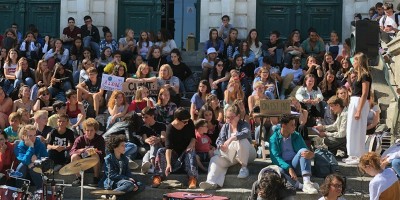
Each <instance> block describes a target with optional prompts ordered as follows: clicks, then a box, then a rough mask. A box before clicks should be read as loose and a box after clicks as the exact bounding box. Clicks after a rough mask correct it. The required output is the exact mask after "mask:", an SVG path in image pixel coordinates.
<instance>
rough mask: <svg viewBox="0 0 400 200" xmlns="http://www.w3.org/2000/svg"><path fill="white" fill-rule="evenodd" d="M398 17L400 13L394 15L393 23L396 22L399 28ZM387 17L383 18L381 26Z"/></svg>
mask: <svg viewBox="0 0 400 200" xmlns="http://www.w3.org/2000/svg"><path fill="white" fill-rule="evenodd" d="M399 15H400V13H394V21H395V22H396V24H397V26H399ZM386 17H387V15H385V16H383V19H382V25H383V26H385V22H386Z"/></svg>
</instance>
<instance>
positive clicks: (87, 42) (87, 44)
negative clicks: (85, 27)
mask: <svg viewBox="0 0 400 200" xmlns="http://www.w3.org/2000/svg"><path fill="white" fill-rule="evenodd" d="M83 46H84V47H90V48H92V51H94V53H96V57H97V58H100V46H99V44H98V43H97V42H93V41H92V36H86V37H84V38H83Z"/></svg>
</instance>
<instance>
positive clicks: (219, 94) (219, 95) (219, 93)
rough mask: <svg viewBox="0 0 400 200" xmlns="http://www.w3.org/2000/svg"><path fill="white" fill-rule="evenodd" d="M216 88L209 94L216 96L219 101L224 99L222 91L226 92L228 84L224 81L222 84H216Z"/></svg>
mask: <svg viewBox="0 0 400 200" xmlns="http://www.w3.org/2000/svg"><path fill="white" fill-rule="evenodd" d="M217 86H218V88H217V89H216V90H215V89H213V90H211V94H214V95H216V96H217V98H218V99H219V100H223V99H224V91H225V90H226V87H227V86H228V82H226V81H224V82H222V83H218V84H217Z"/></svg>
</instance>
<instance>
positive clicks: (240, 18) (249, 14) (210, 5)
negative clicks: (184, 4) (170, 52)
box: [200, 0, 256, 42]
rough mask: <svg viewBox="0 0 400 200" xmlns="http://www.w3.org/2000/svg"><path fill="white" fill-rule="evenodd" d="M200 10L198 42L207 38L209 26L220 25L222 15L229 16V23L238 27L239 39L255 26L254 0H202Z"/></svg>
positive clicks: (215, 26) (244, 36) (217, 26)
mask: <svg viewBox="0 0 400 200" xmlns="http://www.w3.org/2000/svg"><path fill="white" fill-rule="evenodd" d="M200 10H201V14H200V19H201V20H200V42H205V41H206V40H208V33H209V31H210V29H211V28H217V29H218V28H219V27H220V26H221V17H222V16H223V15H229V16H230V17H231V21H230V23H231V24H233V25H234V26H235V28H237V29H238V31H239V36H238V37H239V38H241V39H243V38H246V37H247V33H248V31H249V30H250V29H252V28H255V27H256V0H202V1H201V9H200Z"/></svg>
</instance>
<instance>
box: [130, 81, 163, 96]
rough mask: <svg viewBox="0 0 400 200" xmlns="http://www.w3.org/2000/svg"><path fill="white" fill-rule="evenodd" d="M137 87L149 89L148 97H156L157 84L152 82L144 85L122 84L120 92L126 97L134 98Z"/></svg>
mask: <svg viewBox="0 0 400 200" xmlns="http://www.w3.org/2000/svg"><path fill="white" fill-rule="evenodd" d="M139 86H145V87H146V88H147V89H149V96H157V95H158V86H157V83H156V82H154V83H152V82H146V83H128V82H125V83H123V84H122V92H123V93H124V94H125V96H127V97H131V96H135V92H136V90H137V88H138V87H139Z"/></svg>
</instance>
